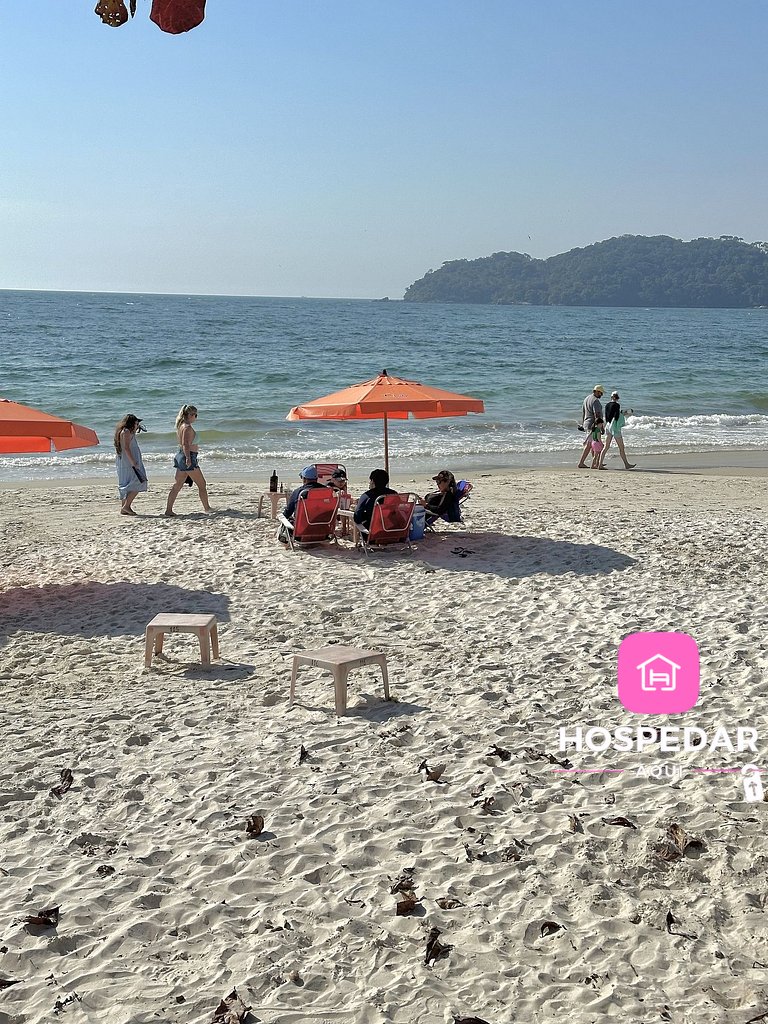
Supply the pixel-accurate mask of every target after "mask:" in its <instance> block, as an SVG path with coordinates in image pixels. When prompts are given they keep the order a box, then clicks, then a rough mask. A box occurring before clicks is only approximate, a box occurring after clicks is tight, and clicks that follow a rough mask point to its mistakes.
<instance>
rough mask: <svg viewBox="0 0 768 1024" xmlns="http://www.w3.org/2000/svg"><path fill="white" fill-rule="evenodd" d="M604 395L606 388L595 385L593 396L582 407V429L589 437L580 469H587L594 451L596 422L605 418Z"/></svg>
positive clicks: (586, 440)
mask: <svg viewBox="0 0 768 1024" xmlns="http://www.w3.org/2000/svg"><path fill="white" fill-rule="evenodd" d="M604 394H605V388H604V387H603V385H602V384H595V386H594V387H593V388H592V394H591V395H587V397H586V398H585V399H584V404H583V405H582V407H581V429H582V430H583V431H584V433H585V434H586V435H587V436H586V438H585V440H584V447H583V448H582V450H581V458H580V459H579V465H578V468H579V469H586V468H587V467H586V466H585V462H586V461H587V456H588V455H589V454H590V452H591V451H592V436H591V435H592V431H593V430H594V427H595V422H596V421H597V420H602V418H603V403H602V401H601V399H602V397H603V395H604Z"/></svg>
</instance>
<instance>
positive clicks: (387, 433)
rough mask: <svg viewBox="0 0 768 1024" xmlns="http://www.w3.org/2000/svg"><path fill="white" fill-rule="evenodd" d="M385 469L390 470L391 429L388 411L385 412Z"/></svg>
mask: <svg viewBox="0 0 768 1024" xmlns="http://www.w3.org/2000/svg"><path fill="white" fill-rule="evenodd" d="M384 469H386V471H387V472H389V430H388V428H387V414H386V413H384Z"/></svg>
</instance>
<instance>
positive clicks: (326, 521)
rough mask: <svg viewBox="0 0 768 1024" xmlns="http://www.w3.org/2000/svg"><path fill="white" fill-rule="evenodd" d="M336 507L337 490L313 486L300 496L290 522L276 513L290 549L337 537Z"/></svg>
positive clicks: (280, 531)
mask: <svg viewBox="0 0 768 1024" xmlns="http://www.w3.org/2000/svg"><path fill="white" fill-rule="evenodd" d="M338 510H339V493H338V491H332V490H330V488H328V487H313V488H311V489H310V490H308V491H305V492H304V494H300V495H299V500H298V502H297V503H296V514H295V516H294V520H293V522H291V521H290V519H288V518H287V517H286V516H284V515H283V513H282V512H281V513H279V514H278V517H277V518H278V521H279V523H280V530H279V531H278V537H280V536H281V534H282V536H284V537H285V538H286V539H287V541H288V544H289V545H290V548H291V551H295V550H296V548H297V547H308V546H309V545H310V544H324V543H325V542H326V541H329V540H330V541H333V542H334V544H335V543H338V542H337V540H336V513H337V512H338Z"/></svg>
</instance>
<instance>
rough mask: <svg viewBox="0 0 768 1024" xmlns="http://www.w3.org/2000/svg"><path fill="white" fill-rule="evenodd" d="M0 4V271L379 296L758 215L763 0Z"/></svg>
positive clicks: (178, 288) (123, 285)
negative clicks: (191, 25)
mask: <svg viewBox="0 0 768 1024" xmlns="http://www.w3.org/2000/svg"><path fill="white" fill-rule="evenodd" d="M94 6H95V0H2V4H1V5H0V87H1V89H2V118H1V119H0V288H43V289H46V288H53V289H75V290H78V289H82V290H94V291H102V290H107V291H155V292H194V293H222V294H246V295H313V296H350V297H351V296H361V297H362V296H369V297H379V296H383V295H390V296H392V297H399V296H401V295H402V293H403V291H404V289H405V288H406V287H407V285H408V284H410V283H411V281H413V280H414V279H415V278H417V277H420V276H421V275H422V274H423V273H424V272H425V271H426V270H428V269H429V268H437V267H439V266H440V264H441V263H443V262H444V261H445V260H450V259H460V258H468V259H473V258H475V257H478V256H486V255H489V254H490V253H493V252H498V251H500V250H517V251H521V252H528V253H530V254H531V255H532V256H537V257H546V256H551V255H553V254H554V253H557V252H563V251H565V250H567V249H570V248H573V247H575V246H580V245H588V244H590V243H591V242H594V241H598V240H600V239H603V238H608V237H610V236H612V235H618V234H625V233H631V234H669V235H673V236H676V237H680V238H692V237H698V236H700V235H715V236H717V235H721V234H735V235H740V236H742V237H744V238H745V240H747V241H754V240H757V239H761V240H762V239H768V81H767V79H768V61H767V60H766V45H767V44H766V40H768V5H766V4H765V2H764V0H727V2H726V0H696V2H693V0H634V2H633V0H471V2H470V0H355V2H351V0H281V2H280V3H275V2H273V0H208V13H207V17H206V20H205V21H204V22H203V24H202V25H201V26H200V27H199V28H197V29H195V30H194V31H192V32H190V33H187V34H185V35H181V36H170V35H166V34H164V33H161V32H160V31H159V29H157V27H156V26H155V25H153V24H152V23H151V22H150V21H149V7H150V0H138V12H137V16H136V18H135V19H134V20H133V21H132V22H129V23H128V24H127V25H124V26H123V27H122V28H119V29H114V28H109V27H108V26H105V25H102V24H101V22H100V21H99V19H98V18H97V17H96V16H95V14H93V7H94Z"/></svg>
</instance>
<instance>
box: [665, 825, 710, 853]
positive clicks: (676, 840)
mask: <svg viewBox="0 0 768 1024" xmlns="http://www.w3.org/2000/svg"><path fill="white" fill-rule="evenodd" d="M706 848H707V846H706V843H704V842H703V841H702V840H701V839H696V838H695V837H694V836H689V835H688V833H687V832H686V831H685V829H684V828H683V827H682V825H678V824H677V822H672V824H671V825H668V826H667V834H666V836H665V837H664V840H663V841H662V842H660V843H657V844H656V845H655V846H654V848H653V852H654V855H655V857H656V858H657V859H658V860H661V861H666V862H667V863H672V862H673V861H676V860H680V858H681V857H683V856H685V853H686V851H688V850H690V851H691V853H702V852H703V851H704V850H706Z"/></svg>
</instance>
